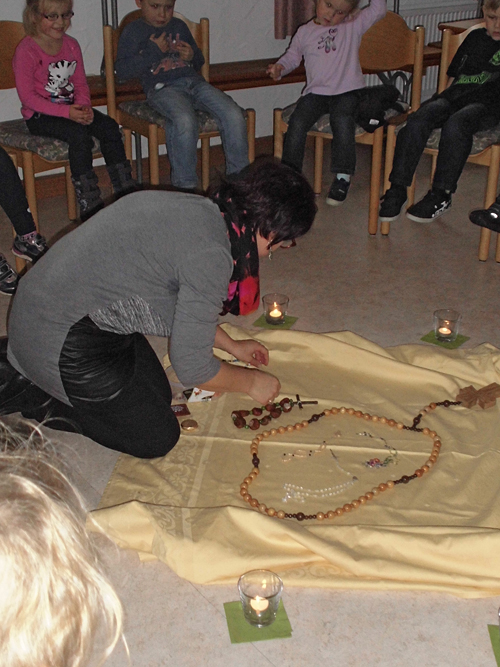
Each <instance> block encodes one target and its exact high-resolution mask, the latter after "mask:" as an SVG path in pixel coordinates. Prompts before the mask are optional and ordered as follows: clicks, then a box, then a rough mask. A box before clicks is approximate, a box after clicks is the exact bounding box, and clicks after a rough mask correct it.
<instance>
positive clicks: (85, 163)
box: [26, 109, 127, 180]
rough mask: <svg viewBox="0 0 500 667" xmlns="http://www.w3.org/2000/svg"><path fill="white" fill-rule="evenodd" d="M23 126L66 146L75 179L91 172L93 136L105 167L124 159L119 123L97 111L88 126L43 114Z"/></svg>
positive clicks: (36, 115)
mask: <svg viewBox="0 0 500 667" xmlns="http://www.w3.org/2000/svg"><path fill="white" fill-rule="evenodd" d="M26 125H27V126H28V129H29V131H30V132H31V134H35V135H40V136H42V137H52V138H53V139H60V140H61V141H65V142H66V143H67V144H68V156H69V166H70V169H71V175H72V176H73V178H74V179H76V180H78V178H79V177H80V176H83V175H84V174H87V173H88V172H89V171H91V169H92V146H93V145H94V141H93V139H92V137H96V138H97V139H99V144H100V147H101V153H102V154H103V156H104V160H105V162H106V164H107V165H110V166H112V165H115V164H121V163H123V162H125V160H126V159H127V157H126V155H125V148H124V146H123V141H122V135H121V134H120V128H119V126H118V124H117V123H116V122H115V121H114V120H113V119H112V118H111V116H107V115H106V114H103V113H101V112H100V111H97V109H94V120H93V121H92V123H91V124H90V125H82V124H81V123H76V122H75V121H73V120H70V119H69V118H62V117H61V116H47V115H45V114H42V113H40V114H38V113H37V114H35V115H34V116H32V117H31V118H30V119H29V120H27V121H26Z"/></svg>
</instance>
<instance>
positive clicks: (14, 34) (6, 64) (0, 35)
mask: <svg viewBox="0 0 500 667" xmlns="http://www.w3.org/2000/svg"><path fill="white" fill-rule="evenodd" d="M25 36H26V33H25V32H24V26H23V24H22V23H20V22H19V21H0V90H7V89H8V88H15V87H16V81H15V79H14V70H13V69H12V58H13V57H14V52H15V50H16V47H17V45H18V44H19V42H20V41H21V40H22V39H23V37H25Z"/></svg>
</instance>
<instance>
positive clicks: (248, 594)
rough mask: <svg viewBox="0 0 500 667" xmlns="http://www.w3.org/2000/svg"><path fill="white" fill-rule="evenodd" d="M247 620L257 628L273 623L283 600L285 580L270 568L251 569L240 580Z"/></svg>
mask: <svg viewBox="0 0 500 667" xmlns="http://www.w3.org/2000/svg"><path fill="white" fill-rule="evenodd" d="M238 591H239V593H240V598H241V605H242V607H243V614H244V616H245V620H246V621H247V622H248V623H250V625H254V626H256V627H257V628H263V627H264V626H267V625H271V623H274V621H275V620H276V613H277V611H278V606H279V603H280V600H281V593H282V591H283V582H282V581H281V579H280V578H279V577H278V575H277V574H274V572H270V571H269V570H251V571H250V572H245V574H242V575H241V577H240V579H239V581H238Z"/></svg>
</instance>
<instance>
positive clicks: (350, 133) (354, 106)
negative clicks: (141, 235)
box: [282, 90, 361, 174]
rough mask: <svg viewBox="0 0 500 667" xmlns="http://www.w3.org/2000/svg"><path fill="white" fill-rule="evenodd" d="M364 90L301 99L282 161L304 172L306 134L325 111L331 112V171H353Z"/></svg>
mask: <svg viewBox="0 0 500 667" xmlns="http://www.w3.org/2000/svg"><path fill="white" fill-rule="evenodd" d="M360 92H361V90H352V91H349V92H348V93H342V94H341V95H316V94H315V93H308V94H307V95H304V96H303V97H301V98H300V99H299V101H298V102H297V106H296V107H295V111H294V112H293V113H292V115H291V117H290V120H289V122H288V130H287V133H286V135H285V143H284V145H283V157H282V162H284V163H285V164H287V165H289V166H290V167H293V168H294V169H296V170H297V171H302V163H303V161H304V150H305V146H306V139H307V133H308V132H309V130H310V129H311V127H312V126H313V125H314V123H315V122H316V121H317V120H318V119H319V118H321V116H323V115H324V114H330V127H331V129H332V136H333V140H332V158H331V171H332V173H334V174H337V173H342V174H354V171H355V169H356V139H355V135H356V121H355V117H356V112H357V110H358V106H359V96H360Z"/></svg>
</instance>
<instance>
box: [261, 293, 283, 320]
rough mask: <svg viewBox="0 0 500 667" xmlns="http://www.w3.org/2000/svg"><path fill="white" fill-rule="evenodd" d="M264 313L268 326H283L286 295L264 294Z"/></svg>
mask: <svg viewBox="0 0 500 667" xmlns="http://www.w3.org/2000/svg"><path fill="white" fill-rule="evenodd" d="M262 301H263V303H264V313H265V317H266V322H267V323H268V324H274V325H277V324H283V323H284V321H285V315H286V309H287V307H288V297H287V296H286V294H265V295H264V296H263V297H262Z"/></svg>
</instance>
